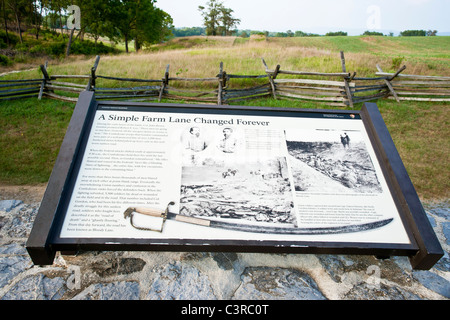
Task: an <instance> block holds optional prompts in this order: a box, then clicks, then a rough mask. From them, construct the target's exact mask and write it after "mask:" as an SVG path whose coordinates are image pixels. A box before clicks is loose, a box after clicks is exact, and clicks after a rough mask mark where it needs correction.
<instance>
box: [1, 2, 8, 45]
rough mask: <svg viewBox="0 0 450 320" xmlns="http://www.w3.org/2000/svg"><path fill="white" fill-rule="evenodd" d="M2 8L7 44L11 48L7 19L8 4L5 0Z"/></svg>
mask: <svg viewBox="0 0 450 320" xmlns="http://www.w3.org/2000/svg"><path fill="white" fill-rule="evenodd" d="M2 6H3V18H4V20H5V32H6V44H7V45H8V46H9V35H8V19H7V17H6V3H5V0H2Z"/></svg>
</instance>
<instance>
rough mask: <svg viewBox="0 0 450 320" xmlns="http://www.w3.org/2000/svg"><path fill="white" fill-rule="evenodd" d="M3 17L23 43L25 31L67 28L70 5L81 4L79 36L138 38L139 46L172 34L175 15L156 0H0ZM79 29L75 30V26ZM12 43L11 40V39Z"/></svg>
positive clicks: (36, 33) (6, 26) (0, 17)
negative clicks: (165, 9) (170, 13)
mask: <svg viewBox="0 0 450 320" xmlns="http://www.w3.org/2000/svg"><path fill="white" fill-rule="evenodd" d="M0 1H1V2H0V10H1V11H0V21H1V23H2V26H3V28H2V29H3V30H4V31H5V33H6V41H8V39H9V37H8V31H14V32H16V33H17V34H18V35H19V38H20V42H21V43H22V41H23V38H22V34H23V32H24V31H26V32H27V33H29V34H30V33H31V34H33V35H34V36H35V37H36V39H38V38H39V35H40V32H41V29H42V28H48V29H53V30H58V29H59V30H60V31H61V33H63V31H64V29H67V22H68V21H67V19H68V18H72V17H73V15H72V12H68V11H67V8H68V7H69V6H71V5H76V6H78V7H79V8H80V17H81V19H80V21H79V22H80V28H79V29H77V30H76V35H75V37H76V38H80V39H83V36H84V34H86V33H89V34H90V35H91V36H93V37H94V39H95V41H97V39H98V38H100V37H102V36H104V37H108V38H109V39H111V40H113V41H116V42H119V41H123V42H124V43H125V50H126V51H127V52H128V50H129V48H128V45H129V42H130V41H131V40H134V45H135V49H136V50H139V49H140V48H141V47H142V45H144V44H152V43H158V42H161V41H162V40H164V39H165V38H166V37H168V36H169V35H171V30H172V29H173V20H172V18H171V16H170V15H169V14H168V13H166V12H164V11H163V10H161V9H159V8H157V7H156V5H155V3H156V0H0ZM74 31H75V30H74ZM8 44H9V43H8Z"/></svg>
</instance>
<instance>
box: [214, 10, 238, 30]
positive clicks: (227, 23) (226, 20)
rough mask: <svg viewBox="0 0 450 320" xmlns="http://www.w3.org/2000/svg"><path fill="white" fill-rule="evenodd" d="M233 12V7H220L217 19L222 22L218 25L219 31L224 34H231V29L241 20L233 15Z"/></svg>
mask: <svg viewBox="0 0 450 320" xmlns="http://www.w3.org/2000/svg"><path fill="white" fill-rule="evenodd" d="M233 12H234V11H233V9H230V8H225V7H223V6H222V7H221V8H220V18H219V21H220V22H222V25H221V26H219V31H220V32H221V33H222V34H223V35H225V36H231V35H232V33H233V29H234V28H235V27H237V25H238V24H239V23H240V22H241V20H240V19H236V18H234V17H233V15H232V13H233Z"/></svg>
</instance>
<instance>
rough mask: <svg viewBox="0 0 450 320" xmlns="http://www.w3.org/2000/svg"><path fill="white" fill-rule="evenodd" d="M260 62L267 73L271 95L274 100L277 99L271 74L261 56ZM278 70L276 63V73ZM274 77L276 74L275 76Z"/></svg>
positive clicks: (278, 66)
mask: <svg viewBox="0 0 450 320" xmlns="http://www.w3.org/2000/svg"><path fill="white" fill-rule="evenodd" d="M261 60H262V63H263V64H264V67H265V69H266V73H267V77H268V78H269V83H270V86H271V88H272V95H273V98H274V99H275V100H276V99H277V93H276V87H275V83H274V82H273V79H274V78H273V75H272V74H271V73H270V72H269V68H268V67H267V64H266V61H264V59H263V58H261ZM279 70H280V65H277V69H276V73H277V74H278V71H279ZM275 77H276V76H275Z"/></svg>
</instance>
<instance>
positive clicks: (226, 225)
mask: <svg viewBox="0 0 450 320" xmlns="http://www.w3.org/2000/svg"><path fill="white" fill-rule="evenodd" d="M174 204H175V203H174V202H170V203H169V204H168V205H167V208H166V209H165V210H156V209H150V208H139V207H129V208H128V209H126V210H125V212H124V218H125V219H127V218H130V223H131V225H132V226H133V227H134V228H136V229H139V230H146V231H157V232H163V228H164V223H165V221H166V220H167V219H168V220H174V221H178V222H184V223H190V224H194V225H199V226H204V227H210V228H221V229H228V230H234V231H244V232H255V233H272V234H286V235H323V234H341V233H351V232H361V231H366V230H373V229H377V228H381V227H383V226H385V225H387V224H389V223H390V222H391V221H392V220H393V218H389V219H384V220H379V221H375V222H369V223H363V224H357V225H348V226H339V227H324V228H298V227H295V226H294V225H291V226H290V227H276V226H263V225H259V226H258V225H246V224H239V223H232V222H225V221H217V220H208V219H203V218H196V217H190V216H185V215H181V214H177V213H172V212H170V211H169V207H170V206H171V205H174ZM135 213H139V214H143V215H147V216H152V217H157V218H162V219H163V221H162V225H161V229H152V228H146V227H140V226H137V225H135V224H134V223H133V216H134V214H135Z"/></svg>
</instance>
